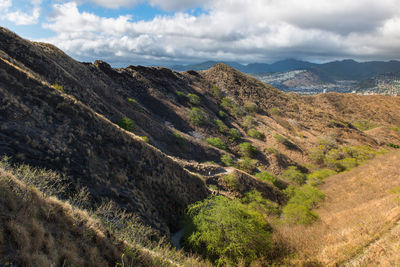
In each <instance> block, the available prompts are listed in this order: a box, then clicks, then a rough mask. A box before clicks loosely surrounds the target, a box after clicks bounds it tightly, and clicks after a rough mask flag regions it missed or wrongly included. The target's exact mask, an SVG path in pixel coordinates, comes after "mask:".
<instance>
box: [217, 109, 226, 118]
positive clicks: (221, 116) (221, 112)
mask: <svg viewBox="0 0 400 267" xmlns="http://www.w3.org/2000/svg"><path fill="white" fill-rule="evenodd" d="M218 117H220V118H221V119H223V118H225V117H226V113H225V112H224V111H222V110H220V111H218Z"/></svg>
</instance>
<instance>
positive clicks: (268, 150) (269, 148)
mask: <svg viewBox="0 0 400 267" xmlns="http://www.w3.org/2000/svg"><path fill="white" fill-rule="evenodd" d="M266 151H267V152H268V153H269V154H274V155H277V154H279V151H278V150H277V149H276V148H274V147H268V148H267V149H266Z"/></svg>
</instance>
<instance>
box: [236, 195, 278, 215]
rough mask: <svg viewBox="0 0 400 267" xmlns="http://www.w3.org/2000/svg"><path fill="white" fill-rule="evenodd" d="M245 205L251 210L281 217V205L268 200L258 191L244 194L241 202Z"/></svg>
mask: <svg viewBox="0 0 400 267" xmlns="http://www.w3.org/2000/svg"><path fill="white" fill-rule="evenodd" d="M240 201H241V202H242V203H243V204H245V205H247V207H249V208H250V209H253V210H255V211H258V212H260V213H262V214H267V215H280V209H279V205H278V204H277V203H275V202H272V201H270V200H268V199H265V198H263V196H262V195H261V193H260V192H259V191H257V190H251V191H249V192H246V193H245V194H244V197H243V198H242V199H241V200H240Z"/></svg>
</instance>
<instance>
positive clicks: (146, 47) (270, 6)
mask: <svg viewBox="0 0 400 267" xmlns="http://www.w3.org/2000/svg"><path fill="white" fill-rule="evenodd" d="M0 25H1V26H3V27H6V28H8V29H10V30H12V31H14V32H16V33H17V34H19V35H20V36H22V37H23V38H26V39H29V40H33V41H42V42H49V43H52V44H54V45H56V46H57V47H59V48H60V49H62V50H64V51H65V52H66V53H67V54H68V55H70V56H72V57H73V58H75V59H77V60H80V61H88V62H93V61H94V60H96V59H101V60H105V61H107V62H109V63H110V64H111V65H113V66H128V65H162V66H168V65H173V64H189V63H198V62H203V61H206V60H215V61H237V62H240V63H244V64H246V63H251V62H266V63H272V62H275V61H278V60H283V59H288V58H294V59H300V60H308V61H311V62H327V61H332V60H341V59H348V58H352V59H356V60H358V61H369V60H400V0H353V1H350V0H76V1H69V0H24V1H23V0H0Z"/></svg>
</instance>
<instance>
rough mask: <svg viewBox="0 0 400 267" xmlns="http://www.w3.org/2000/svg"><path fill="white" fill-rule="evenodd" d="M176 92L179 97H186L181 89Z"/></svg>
mask: <svg viewBox="0 0 400 267" xmlns="http://www.w3.org/2000/svg"><path fill="white" fill-rule="evenodd" d="M175 94H176V95H177V96H178V97H179V98H186V96H185V93H184V92H181V91H175Z"/></svg>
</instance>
